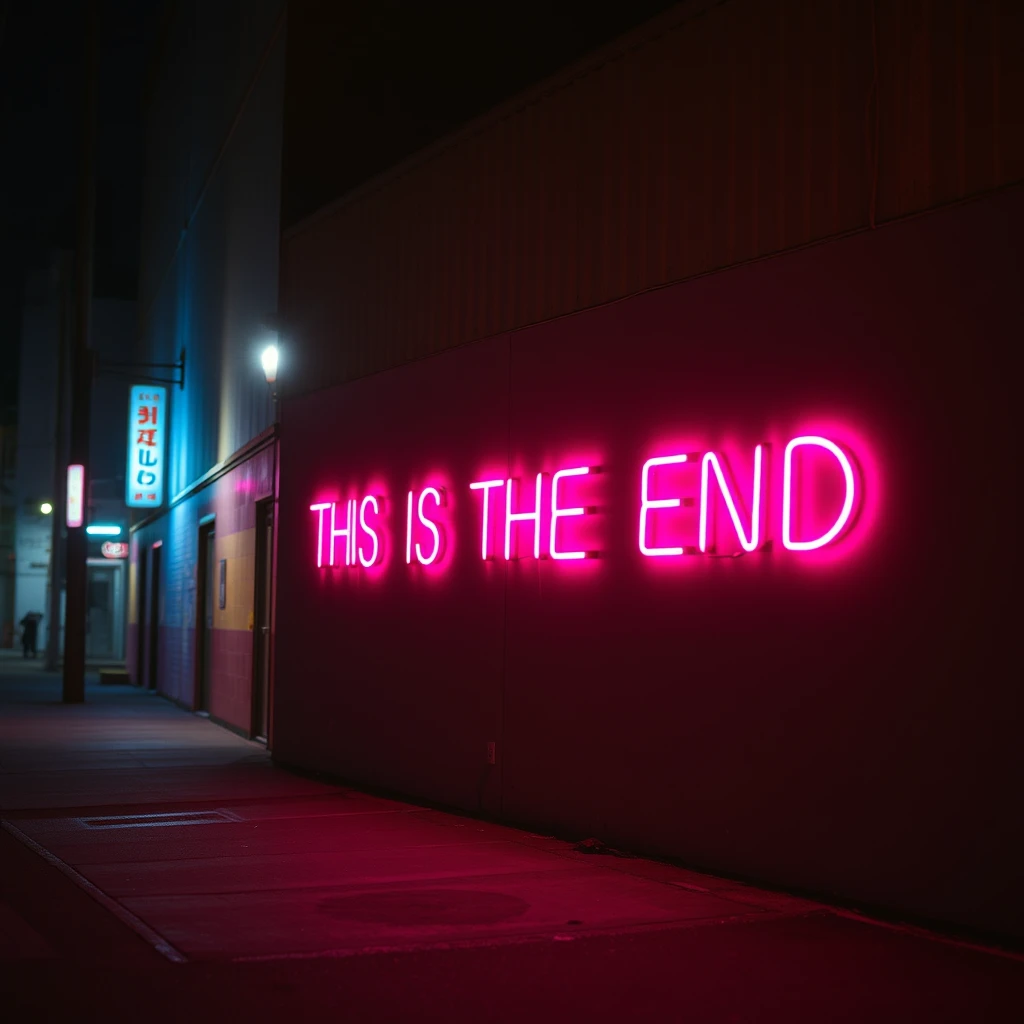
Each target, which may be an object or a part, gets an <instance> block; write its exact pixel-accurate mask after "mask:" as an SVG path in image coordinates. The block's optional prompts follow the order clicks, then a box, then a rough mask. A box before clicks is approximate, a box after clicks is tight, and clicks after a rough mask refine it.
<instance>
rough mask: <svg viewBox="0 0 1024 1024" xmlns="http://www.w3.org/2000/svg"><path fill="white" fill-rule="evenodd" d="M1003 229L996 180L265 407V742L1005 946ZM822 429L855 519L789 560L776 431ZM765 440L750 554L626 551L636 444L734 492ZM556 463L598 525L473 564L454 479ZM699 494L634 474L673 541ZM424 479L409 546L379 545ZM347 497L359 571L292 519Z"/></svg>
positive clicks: (390, 782) (363, 774)
mask: <svg viewBox="0 0 1024 1024" xmlns="http://www.w3.org/2000/svg"><path fill="white" fill-rule="evenodd" d="M1022 236H1024V189H1022V188H1017V189H1015V190H1012V191H1008V192H1005V193H1002V194H1000V195H996V196H992V197H989V198H987V199H985V200H979V201H976V202H973V203H970V204H966V205H963V206H961V207H957V208H951V209H948V210H945V211H942V212H940V213H935V214H932V215H929V216H926V217H921V218H920V219H917V220H914V221H906V222H903V223H900V224H898V225H893V226H889V227H885V228H880V229H878V230H877V231H875V232H871V233H864V234H860V235H857V236H855V237H851V238H847V239H844V240H840V241H836V242H832V243H829V244H827V245H821V246H818V247H815V248H812V249H807V250H804V251H802V252H798V253H793V254H789V255H786V256H782V257H779V258H776V259H772V260H766V261H762V262H760V263H756V264H751V265H749V266H746V267H743V268H739V269H735V270H732V271H728V272H724V273H721V274H718V275H714V276H708V277H704V278H701V279H699V280H696V281H693V282H690V283H688V284H684V285H679V286H675V287H672V288H668V289H664V290H660V291H655V292H650V293H647V294H643V295H638V296H634V297H632V298H630V299H627V300H624V301H622V302H619V303H615V304H612V305H608V306H604V307H602V308H599V309H595V310H592V311H588V312H586V313H582V314H579V315H576V316H572V317H566V318H563V319H559V320H553V321H551V322H549V323H547V324H544V325H540V326H537V327H534V328H529V329H526V330H523V331H520V332H515V333H512V334H505V335H498V336H496V337H493V338H491V339H488V340H486V341H484V342H481V343H479V344H476V345H472V346H468V347H465V348H462V349H458V350H455V351H450V352H447V353H444V354H441V355H438V356H436V357H434V358H432V359H429V360H424V361H420V362H417V363H413V364H410V365H407V366H405V367H402V368H399V369H395V370H390V371H387V372H385V373H381V374H377V375H375V376H371V377H366V378H363V379H360V380H358V381H354V382H352V383H351V384H348V385H345V386H344V387H343V388H339V389H334V390H328V391H323V392H319V393H315V394H313V395H310V396H308V397H306V398H301V399H297V400H295V401H294V402H290V403H286V407H285V410H284V424H285V430H284V433H283V438H282V446H283V447H282V492H281V510H280V539H279V543H280V548H279V561H278V565H279V571H278V587H279V594H278V605H277V616H278V647H277V662H276V680H277V690H276V700H275V715H276V720H275V727H276V738H275V754H276V755H277V756H278V757H279V758H281V759H283V760H285V761H288V762H292V763H294V764H297V765H301V766H303V767H306V768H310V769H319V770H324V771H329V772H333V773H337V774H340V775H343V776H346V777H349V778H352V779H354V780H357V781H359V782H362V783H366V784H372V785H376V786H382V787H387V788H391V789H394V790H397V791H400V792H403V793H408V794H412V795H415V796H418V797H423V798H428V799H434V800H439V801H444V802H447V803H453V804H457V805H459V806H462V807H466V808H469V809H471V810H474V811H475V810H484V811H487V812H489V813H492V814H495V815H499V816H502V817H504V818H506V819H508V820H511V821H515V822H521V823H526V824H529V825H534V826H538V827H542V828H550V829H558V830H560V831H563V832H566V833H570V834H575V835H584V836H585V835H598V836H600V837H601V838H603V839H606V840H608V841H610V842H612V843H614V844H616V845H624V846H628V847H632V848H636V849H643V850H646V851H651V852H655V853H658V854H663V855H670V856H675V857H680V858H683V859H684V860H686V861H687V862H688V863H691V864H694V865H699V866H703V867H706V868H710V869H712V870H717V871H725V872H730V873H735V874H737V875H741V876H747V877H750V878H755V879H760V880H763V881H767V882H771V883H774V884H777V885H781V886H797V887H801V888H805V889H810V890H814V891H819V892H831V893H838V894H840V895H842V896H843V897H845V898H848V899H855V900H862V901H865V902H868V903H872V904H876V905H884V906H887V907H889V908H892V909H894V910H897V911H899V912H912V913H915V914H921V915H925V916H928V917H932V918H938V919H943V920H946V921H952V922H957V923H960V924H965V925H971V926H974V927H981V928H987V929H994V930H999V931H1003V932H1007V933H1013V934H1017V935H1024V876H1022V875H1021V872H1020V864H1021V862H1022V861H1024V828H1022V826H1021V818H1020V815H1019V814H1017V813H1016V809H1017V807H1018V805H1019V794H1020V792H1021V790H1022V788H1024V761H1022V759H1021V758H1020V756H1019V753H1020V732H1021V724H1022V720H1024V716H1022V701H1021V687H1020V685H1019V682H1018V679H1017V677H1018V675H1019V672H1018V671H1017V670H1016V669H1017V663H1018V661H1019V658H1018V656H1017V645H1016V637H1017V635H1018V632H1019V630H1018V628H1017V612H1016V606H1015V603H1014V602H1013V600H1012V599H1011V595H1012V594H1013V593H1015V585H1016V581H1017V580H1018V578H1019V570H1020V565H1019V563H1020V556H1019V552H1018V551H1017V549H1016V547H1015V546H1014V544H1013V542H1012V538H1010V537H1008V536H1007V535H1006V526H1005V517H1006V510H1012V509H1015V508H1016V496H1015V494H1016V484H1015V474H1014V471H1013V468H1014V467H1015V466H1016V464H1017V462H1018V461H1019V459H1018V456H1017V451H1016V436H1017V425H1016V424H1015V423H1014V422H1013V421H1012V419H1011V410H1012V409H1014V408H1015V390H1016V388H1017V382H1016V376H1014V375H1013V374H1011V373H1009V372H1008V367H1009V365H1010V361H1009V360H1008V354H1009V353H1011V352H1013V351H1015V350H1016V348H1017V347H1018V345H1019V335H1020V323H1021V312H1022V310H1021V299H1020V297H1021V295H1022V294H1024V279H1022V265H1021V262H1020V259H1019V255H1018V254H1019V239H1020V238H1021V237H1022ZM318 341H319V343H322V344H328V343H329V341H330V338H328V337H325V338H322V339H318ZM817 434H821V435H824V436H826V437H829V438H831V439H832V440H834V441H836V442H837V443H838V444H840V445H841V446H842V450H843V451H845V452H848V453H849V455H850V457H851V459H852V460H853V462H854V463H855V470H856V472H855V478H856V481H857V486H858V488H859V489H860V491H859V493H860V495H861V498H860V501H861V504H860V505H859V506H858V508H857V511H856V513H855V518H854V519H853V520H852V521H851V525H850V528H849V529H848V531H846V533H845V534H844V535H843V536H841V537H839V538H837V540H836V543H835V544H834V545H830V546H828V547H826V548H822V549H821V550H820V551H790V550H786V549H785V548H784V545H783V544H782V543H781V533H780V524H779V515H780V511H779V510H780V507H781V506H780V503H779V501H778V496H779V490H780V487H781V483H780V479H779V478H780V475H782V467H783V458H784V451H785V447H786V444H787V442H788V441H789V440H790V439H791V438H793V437H797V436H802V435H817ZM757 444H763V445H764V446H765V450H766V452H767V453H768V457H769V470H768V473H767V477H766V485H765V486H766V491H767V493H768V495H769V500H768V502H767V504H766V509H767V511H766V517H767V518H766V524H765V528H766V532H767V536H769V537H771V538H773V543H772V544H771V546H770V547H768V548H766V549H763V550H759V551H756V552H753V553H751V554H744V555H742V557H738V558H737V557H714V556H713V555H712V554H711V553H708V554H704V555H701V554H699V552H698V553H697V554H695V555H692V556H681V557H671V558H668V557H650V558H649V557H645V556H644V555H643V554H642V553H641V552H640V550H639V546H638V519H639V513H640V508H641V492H640V486H641V468H642V466H643V464H644V462H645V460H647V459H649V458H651V457H652V456H656V455H665V454H671V453H676V452H706V451H709V450H715V451H718V452H724V453H725V455H726V456H727V457H728V460H729V463H730V465H731V468H732V471H733V472H734V473H735V474H736V479H737V480H743V478H744V476H745V477H746V479H747V483H746V485H745V486H746V488H747V489H748V490H749V488H750V486H751V480H752V476H751V474H752V458H753V450H754V446H755V445H757ZM823 457H825V456H823ZM829 458H831V457H830V456H829ZM579 465H586V466H593V467H597V466H599V467H600V468H601V470H602V472H601V473H600V474H596V475H594V477H593V479H590V478H589V477H588V479H587V484H586V487H585V488H584V487H583V485H582V484H579V485H577V486H578V487H579V488H581V489H577V490H576V491H575V492H574V491H573V490H572V489H571V488H570V489H569V490H568V491H567V492H566V504H567V505H576V504H577V502H578V503H579V504H581V505H587V506H590V507H592V509H593V510H594V512H593V515H591V516H588V517H586V518H587V519H588V520H589V521H590V524H589V527H588V528H589V529H591V530H592V534H591V536H590V537H589V539H587V540H585V542H584V540H583V538H582V537H581V538H580V539H581V545H580V546H583V547H589V548H594V549H596V550H598V551H600V553H601V557H599V558H588V559H582V560H578V561H557V560H553V559H551V558H540V559H536V558H534V557H532V551H529V552H527V554H526V556H525V557H520V558H518V559H514V560H511V561H505V560H504V558H500V557H499V558H494V559H489V560H485V559H483V558H481V549H480V544H481V532H480V529H481V528H480V512H481V507H480V494H479V492H474V491H471V490H470V488H469V484H470V482H471V481H485V480H489V479H501V480H505V479H506V478H509V477H515V478H518V479H519V481H520V486H519V491H518V495H519V497H518V499H517V500H518V501H519V502H520V505H519V506H518V507H529V503H530V502H532V500H533V499H532V493H531V491H530V486H529V485H530V484H531V483H532V481H533V479H534V474H536V473H537V472H546V473H548V474H553V472H554V471H555V470H557V469H559V468H564V467H567V466H568V467H571V466H579ZM831 465H832V468H833V469H834V470H835V476H834V480H835V481H836V484H835V487H834V488H833V490H834V494H835V495H838V500H839V503H840V504H841V503H842V500H843V498H842V494H843V490H842V488H843V484H842V481H843V475H842V473H841V472H840V471H839V467H838V463H837V462H836V461H835V460H833V462H832V464H831ZM673 472H677V473H680V474H681V475H679V476H677V477H672V476H671V474H672V473H673ZM686 472H689V473H690V476H686V475H685V474H686ZM699 479H700V474H699V469H698V464H697V463H694V464H693V466H691V467H690V468H688V469H686V468H685V467H684V468H682V469H680V468H679V467H675V468H672V467H670V468H669V469H667V470H665V472H664V473H663V474H662V475H661V476H660V477H659V478H658V481H657V486H658V487H660V488H665V487H667V488H670V490H669V492H668V493H670V494H682V495H684V496H687V495H688V496H689V497H691V498H692V499H693V501H692V502H691V503H690V504H688V505H681V506H680V507H679V508H678V509H674V510H672V511H673V512H675V513H678V515H679V517H680V519H679V522H680V523H684V524H685V523H687V522H688V523H689V525H688V526H686V527H685V529H687V530H689V535H690V536H691V537H693V538H694V539H693V540H692V541H691V542H690V543H692V545H693V546H694V547H696V545H697V541H696V537H697V531H698V523H697V520H698V516H699V501H698V500H697V498H698V495H699ZM428 485H431V486H435V487H442V488H444V489H445V493H446V498H447V502H446V504H445V506H444V509H443V512H444V525H445V536H446V550H445V555H444V558H443V559H442V560H441V561H440V562H439V563H438V564H437V565H436V566H434V565H429V566H425V565H422V564H419V563H418V562H414V561H413V560H410V561H408V562H407V560H406V556H405V534H404V528H403V523H404V515H405V513H406V510H407V507H408V506H407V501H408V492H409V491H410V490H412V489H416V490H419V489H422V488H424V487H426V486H428ZM657 493H659V494H663V493H665V492H664V491H659V492H657ZM367 494H373V495H376V496H378V498H379V500H380V502H381V507H382V509H383V515H382V516H381V517H380V519H379V520H377V526H378V527H379V532H380V535H381V538H382V544H383V549H382V551H383V553H382V555H381V558H380V561H379V562H378V563H377V564H374V565H373V566H371V567H370V568H364V567H363V566H362V565H357V566H355V567H349V568H345V567H344V566H342V567H341V568H331V567H329V566H328V565H324V566H323V567H320V568H318V566H317V558H316V552H317V514H316V513H313V512H311V511H310V505H311V504H314V503H319V502H325V501H327V502H337V503H338V508H339V509H342V508H344V503H345V502H346V501H348V500H351V499H357V498H361V496H364V495H367ZM836 507H838V506H836ZM717 514H718V521H719V523H720V524H721V523H722V522H723V519H722V516H723V515H725V514H726V513H725V512H724V511H723V510H722V507H721V506H719V507H718V509H717ZM687 517H689V518H688V519H687ZM1011 518H1012V514H1011ZM664 521H665V522H668V520H664ZM825 525H827V524H825ZM518 528H519V529H521V530H522V533H523V538H524V539H522V544H523V545H525V537H526V535H527V533H528V532H529V530H530V529H531V526H530V525H529V524H526V525H525V526H523V525H520V527H518ZM566 529H567V531H570V532H568V533H567V536H568V537H569V538H570V539H571V537H572V534H571V524H570V525H568V526H567V527H566ZM420 538H421V540H425V534H421V535H420ZM542 543H544V541H543V540H542ZM341 548H342V545H341V544H339V550H341ZM489 742H494V743H496V763H495V764H494V765H490V764H488V763H487V756H486V752H487V744H488V743H489Z"/></svg>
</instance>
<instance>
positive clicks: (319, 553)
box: [309, 501, 334, 569]
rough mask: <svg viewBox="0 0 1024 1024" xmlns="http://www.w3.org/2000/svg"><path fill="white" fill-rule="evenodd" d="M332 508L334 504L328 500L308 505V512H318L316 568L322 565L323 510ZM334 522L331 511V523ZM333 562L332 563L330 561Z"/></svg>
mask: <svg viewBox="0 0 1024 1024" xmlns="http://www.w3.org/2000/svg"><path fill="white" fill-rule="evenodd" d="M328 508H329V509H333V508H334V506H333V505H332V504H331V503H330V502H329V501H321V502H320V503H319V504H317V505H310V506H309V511H310V512H319V513H320V522H319V525H318V526H317V531H316V567H317V568H318V569H320V568H322V567H323V564H324V510H325V509H328ZM333 524H334V513H333V511H332V512H331V525H332V526H333ZM332 564H333V563H332Z"/></svg>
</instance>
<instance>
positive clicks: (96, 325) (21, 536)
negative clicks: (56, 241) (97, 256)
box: [6, 252, 136, 665]
mask: <svg viewBox="0 0 1024 1024" xmlns="http://www.w3.org/2000/svg"><path fill="white" fill-rule="evenodd" d="M71 273H72V256H71V254H70V253H68V252H56V253H54V254H53V256H52V258H51V260H50V266H49V268H48V269H47V270H45V271H42V272H39V273H36V274H33V275H30V278H29V281H28V286H27V288H26V297H25V305H24V309H23V312H22V324H21V331H22V333H21V339H20V359H19V383H18V394H19V402H18V429H17V447H16V449H15V450H14V451H13V452H10V453H9V454H8V458H7V463H6V464H7V465H9V466H10V467H11V468H12V469H14V470H15V472H14V488H13V490H14V494H15V496H16V500H15V509H14V511H15V515H14V517H13V526H14V552H13V554H14V565H15V576H14V584H15V585H14V606H13V615H12V619H11V624H12V627H13V628H12V641H13V640H14V639H16V635H18V634H20V623H21V621H22V619H23V618H24V616H25V615H26V614H27V613H31V612H35V613H37V614H41V615H42V616H43V618H42V620H41V622H40V624H39V633H38V637H37V648H38V651H39V653H40V654H42V653H43V652H46V654H47V657H48V658H50V659H53V661H54V662H56V661H58V660H59V659H60V655H61V651H62V650H63V646H64V645H63V625H64V618H63V608H64V589H65V587H64V567H63V564H60V563H59V564H57V565H56V566H55V565H54V564H53V548H54V543H53V542H54V534H55V531H63V529H64V526H63V524H64V509H63V508H62V502H63V499H64V492H65V473H66V466H67V444H68V429H69V423H68V418H67V416H66V415H64V416H62V415H61V405H62V404H63V406H64V410H65V412H66V410H67V407H68V397H69V389H68V380H69V379H70V374H69V372H68V369H67V365H68V361H69V356H68V353H69V351H70V331H71V328H72V311H73V295H72V290H71V288H72V278H71ZM91 334H92V350H93V355H94V362H95V375H94V379H93V386H92V410H93V411H92V423H91V429H90V434H89V476H88V481H87V489H86V493H85V495H84V496H83V498H84V500H83V518H84V525H85V528H86V529H87V530H89V531H97V530H102V531H104V532H103V533H99V532H92V533H91V535H90V537H89V542H88V549H87V554H88V562H87V569H86V579H87V584H86V587H87V594H88V604H87V617H86V644H85V654H86V660H87V661H88V662H90V663H91V664H93V665H100V664H107V665H110V664H118V663H121V662H123V661H124V657H125V617H126V598H127V584H128V580H127V572H126V569H125V565H126V562H125V560H124V558H123V550H124V548H123V545H124V544H125V542H126V541H127V538H128V521H127V517H126V515H125V507H124V497H123V496H124V473H125V467H124V460H123V454H122V453H123V448H122V440H123V438H124V424H125V420H126V417H127V415H128V395H127V392H126V390H125V388H124V387H123V386H122V383H121V382H120V380H118V379H117V378H116V377H115V376H111V375H110V374H109V368H110V367H111V366H112V365H114V364H117V363H120V362H123V361H124V360H126V359H128V358H130V356H131V353H132V351H133V349H134V345H135V339H136V305H135V303H134V302H133V301H131V300H128V299H121V298H112V297H110V296H105V295H100V296H97V297H96V298H95V299H94V300H93V304H92V325H91ZM62 335H63V342H62ZM62 363H63V364H64V370H63V373H62V371H61V364H62ZM12 456H13V457H12ZM60 550H61V547H60V545H59V544H58V552H60ZM54 587H56V588H57V595H56V600H55V601H54V600H52V599H51V594H52V592H53V589H54ZM55 609H57V610H59V612H60V617H59V618H57V617H55V616H54V614H53V612H54V610H55ZM54 621H56V622H57V633H56V636H54V637H52V638H51V633H52V631H53V624H54Z"/></svg>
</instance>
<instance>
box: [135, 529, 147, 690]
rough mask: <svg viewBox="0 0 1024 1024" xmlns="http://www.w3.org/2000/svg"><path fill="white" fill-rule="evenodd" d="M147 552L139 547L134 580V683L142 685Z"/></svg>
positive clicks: (144, 661) (143, 674) (144, 648)
mask: <svg viewBox="0 0 1024 1024" xmlns="http://www.w3.org/2000/svg"><path fill="white" fill-rule="evenodd" d="M147 555H148V552H147V551H146V549H145V548H144V547H141V546H140V547H139V566H138V574H139V575H138V579H137V580H136V581H135V685H136V686H142V685H143V680H144V679H145V672H146V561H147Z"/></svg>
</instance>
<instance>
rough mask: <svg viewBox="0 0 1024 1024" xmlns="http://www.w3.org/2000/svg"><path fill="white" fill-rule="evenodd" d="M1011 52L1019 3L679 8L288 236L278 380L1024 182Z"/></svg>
mask: <svg viewBox="0 0 1024 1024" xmlns="http://www.w3.org/2000/svg"><path fill="white" fill-rule="evenodd" d="M302 57H303V55H302V53H301V52H297V53H295V54H294V59H295V60H296V61H301V60H302ZM1021 67H1024V8H1022V7H1021V5H1019V4H1007V3H999V2H996V0H974V2H972V3H970V4H953V3H942V4H921V3H919V2H917V0H888V2H886V3H878V2H871V0H853V2H848V0H830V2H805V0H731V2H727V3H713V2H706V0H695V2H688V3H682V4H679V5H678V7H677V8H676V9H675V10H674V11H672V12H670V13H669V14H667V15H665V16H664V17H663V18H660V19H658V20H656V21H655V22H653V23H651V24H650V25H649V26H647V27H646V28H642V29H639V30H637V32H635V33H634V34H632V35H630V36H628V37H626V38H624V39H622V40H620V41H618V42H617V43H615V44H613V45H611V46H609V47H608V48H606V49H605V50H604V51H602V52H601V53H600V54H598V55H596V56H595V57H594V58H592V59H589V60H585V61H583V62H582V63H581V64H579V65H577V66H575V67H573V68H571V69H569V70H567V71H566V72H564V73H563V74H561V75H558V76H556V77H555V78H553V79H551V80H550V81H548V82H546V83H544V84H543V85H541V86H539V87H537V88H536V89H534V90H532V91H531V92H529V93H528V94H525V95H523V96H520V97H518V98H517V99H516V100H514V101H510V102H509V103H507V104H506V105H504V106H503V107H502V108H500V109H499V110H498V111H496V112H495V113H494V114H492V115H491V116H488V117H486V118H483V119H481V120H480V121H479V122H476V123H474V124H472V125H469V126H467V128H466V129H465V130H463V131H461V132H459V133H457V134H455V135H452V136H450V137H448V138H446V139H443V140H442V141H440V142H438V143H437V144H435V145H433V146H431V147H429V148H428V149H426V150H424V151H423V152H421V153H419V154H417V155H416V156H415V157H413V158H411V159H409V160H408V161H406V162H404V163H403V164H402V165H400V166H398V167H395V168H393V169H392V170H390V171H389V172H386V173H384V174H382V175H381V176H380V177H378V178H377V179H376V180H374V181H372V182H369V183H367V184H366V185H364V186H363V187H361V188H359V189H358V190H356V191H355V192H353V193H351V194H350V195H347V196H344V197H339V201H338V202H337V203H336V204H335V205H332V206H329V207H327V208H325V209H323V210H322V211H320V213H319V214H317V215H315V216H312V217H310V218H309V219H308V220H307V221H306V222H305V223H303V224H301V225H299V226H298V227H296V228H295V229H294V230H293V231H289V232H288V233H287V235H286V237H285V239H284V243H283V248H282V252H283V265H282V282H283V283H282V292H283V297H282V312H283V314H284V316H285V318H286V321H287V322H288V324H289V336H290V337H291V338H292V340H293V344H294V347H295V349H296V350H297V351H298V352H301V358H296V359H295V366H294V368H293V369H292V370H291V371H290V380H289V386H290V387H291V388H292V390H293V393H294V391H295V390H313V389H316V388H318V387H324V386H326V385H328V384H332V383H340V382H342V381H346V380H352V379H354V378H356V377H360V376H363V375H365V374H369V373H375V372H378V371H380V370H383V369H387V368H389V367H392V366H399V365H402V364H403V363H405V362H408V361H409V360H411V359H417V358H422V357H424V356H427V355H430V354H432V353H435V352H438V351H441V350H443V349H447V348H452V347H456V346H458V345H460V344H465V343H466V342H469V341H473V340H476V339H479V338H485V337H489V336H492V335H494V334H496V333H499V332H501V331H507V330H512V329H515V328H517V327H522V326H525V325H527V324H531V323H539V322H541V321H544V320H546V319H549V318H551V317H556V316H562V315H564V314H566V313H571V312H575V311H578V310H581V309H586V308H587V307H590V306H594V305H597V304H600V303H602V302H608V301H611V300H613V299H618V298H622V297H624V296H627V295H631V294H634V293H636V292H638V291H641V290H643V289H645V288H651V287H658V286H661V285H665V284H668V283H670V282H673V281H679V280H683V279H686V278H689V277H692V276H695V275H698V274H702V273H707V272H708V271H711V270H715V269H720V268H722V267H728V266H733V265H735V264H737V263H741V262H743V261H746V260H751V259H757V258H760V257H763V256H766V255H769V254H772V253H777V252H782V251H785V250H787V249H790V248H794V247H797V246H800V245H805V244H808V243H811V242H814V241H819V240H821V239H823V238H828V237H831V236H836V235H839V234H842V233H844V232H849V231H857V230H862V229H864V228H867V227H868V226H870V225H872V224H880V223H885V222H887V221H891V220H894V219H898V218H899V217H903V216H906V215H908V214H911V213H917V212H920V211H922V210H926V209H929V208H930V207H933V206H936V205H938V204H941V203H947V202H953V201H957V200H959V199H962V198H964V197H966V196H970V195H977V194H981V193H983V192H984V191H986V190H988V189H991V188H996V187H999V186H1002V185H1005V184H1007V183H1010V182H1014V181H1018V180H1021V179H1022V178H1024V132H1022V131H1021V129H1020V126H1021V124H1022V123H1024V85H1022V82H1021V77H1020V68H1021ZM321 130H322V131H323V133H324V134H325V135H333V134H335V133H336V131H337V127H336V126H335V125H334V124H333V123H332V122H331V121H330V120H329V119H324V122H323V124H322V128H321ZM287 158H288V154H287V153H286V159H287Z"/></svg>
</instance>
